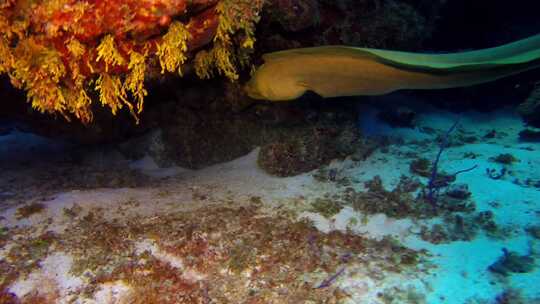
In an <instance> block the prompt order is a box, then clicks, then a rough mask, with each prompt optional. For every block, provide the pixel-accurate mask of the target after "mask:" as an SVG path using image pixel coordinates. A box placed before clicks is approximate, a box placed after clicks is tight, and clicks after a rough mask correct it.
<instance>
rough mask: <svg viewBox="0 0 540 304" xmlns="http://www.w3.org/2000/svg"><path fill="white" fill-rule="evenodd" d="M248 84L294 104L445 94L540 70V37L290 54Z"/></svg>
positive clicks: (272, 58) (260, 94) (254, 93)
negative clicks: (310, 97)
mask: <svg viewBox="0 0 540 304" xmlns="http://www.w3.org/2000/svg"><path fill="white" fill-rule="evenodd" d="M263 59H264V61H265V62H264V64H263V65H261V66H260V67H258V68H257V69H256V70H255V72H254V73H253V75H252V78H251V79H250V81H249V82H248V83H247V85H246V87H245V90H246V92H247V94H248V95H249V96H250V97H252V98H255V99H266V100H271V101H280V100H292V99H296V98H298V97H300V96H302V95H303V94H304V93H305V92H306V91H313V92H315V93H317V94H319V95H321V96H322V97H337V96H358V95H383V94H387V93H390V92H393V91H397V90H402V89H424V90H431V89H445V88H454V87H463V86H471V85H475V84H480V83H484V82H489V81H493V80H497V79H499V78H502V77H506V76H510V75H513V74H517V73H520V72H524V71H527V70H530V69H533V68H537V67H539V66H540V34H539V35H536V36H533V37H530V38H527V39H523V40H519V41H516V42H513V43H510V44H506V45H503V46H499V47H494V48H489V49H482V50H477V51H469V52H460V53H450V54H422V53H409V52H399V51H389V50H380V49H369V48H355V47H347V46H322V47H313V48H302V49H291V50H285V51H280V52H275V53H269V54H266V55H264V56H263Z"/></svg>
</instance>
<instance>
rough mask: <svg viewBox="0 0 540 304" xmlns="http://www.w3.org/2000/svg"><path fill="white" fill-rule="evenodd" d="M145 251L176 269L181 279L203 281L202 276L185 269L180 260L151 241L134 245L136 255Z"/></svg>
mask: <svg viewBox="0 0 540 304" xmlns="http://www.w3.org/2000/svg"><path fill="white" fill-rule="evenodd" d="M145 251H148V252H150V253H151V254H152V255H153V256H154V257H156V258H157V259H158V260H160V261H162V262H165V263H168V264H169V265H171V266H172V267H174V268H177V269H178V270H179V271H182V277H183V278H184V279H185V280H187V281H191V282H197V281H201V280H203V279H205V276H204V275H203V274H201V273H199V272H197V271H194V270H193V269H189V268H186V267H185V266H184V262H183V261H182V258H180V257H178V256H175V255H173V254H170V253H168V252H164V251H163V250H161V249H160V248H159V246H158V245H157V244H156V243H155V242H153V241H151V240H144V241H140V242H137V244H135V252H136V253H137V254H141V253H143V252H145Z"/></svg>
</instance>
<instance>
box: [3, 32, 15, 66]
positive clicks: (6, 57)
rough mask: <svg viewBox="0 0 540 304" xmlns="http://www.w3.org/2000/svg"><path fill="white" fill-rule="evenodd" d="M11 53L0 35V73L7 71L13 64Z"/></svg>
mask: <svg viewBox="0 0 540 304" xmlns="http://www.w3.org/2000/svg"><path fill="white" fill-rule="evenodd" d="M13 62H14V59H13V55H12V54H11V49H10V48H9V46H8V42H7V41H6V40H5V39H4V38H3V37H0V74H2V73H6V72H8V71H9V70H10V69H11V67H12V66H13Z"/></svg>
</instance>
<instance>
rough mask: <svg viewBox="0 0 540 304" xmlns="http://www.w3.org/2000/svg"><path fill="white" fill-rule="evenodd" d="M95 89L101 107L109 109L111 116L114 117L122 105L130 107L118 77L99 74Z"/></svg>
mask: <svg viewBox="0 0 540 304" xmlns="http://www.w3.org/2000/svg"><path fill="white" fill-rule="evenodd" d="M95 89H96V91H98V92H99V101H100V102H101V105H103V106H105V105H106V106H108V107H109V108H111V112H112V113H113V115H116V113H117V112H118V110H119V109H121V108H122V107H123V105H124V104H128V105H130V103H129V102H128V100H127V94H126V90H125V89H124V86H123V85H122V81H121V80H120V77H118V76H113V75H109V74H108V73H101V75H100V76H99V78H98V79H97V80H96V83H95Z"/></svg>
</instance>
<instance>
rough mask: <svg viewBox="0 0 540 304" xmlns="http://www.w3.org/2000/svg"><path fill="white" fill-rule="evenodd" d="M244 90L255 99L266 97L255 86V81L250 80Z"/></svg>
mask: <svg viewBox="0 0 540 304" xmlns="http://www.w3.org/2000/svg"><path fill="white" fill-rule="evenodd" d="M244 92H246V94H247V95H248V96H249V97H250V98H253V99H259V100H260V99H266V98H265V97H264V96H263V95H262V94H261V93H260V92H259V90H257V89H256V88H255V86H254V85H253V83H252V82H251V81H250V82H248V83H247V84H246V85H245V86H244Z"/></svg>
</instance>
